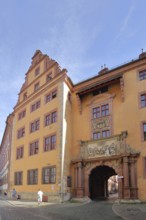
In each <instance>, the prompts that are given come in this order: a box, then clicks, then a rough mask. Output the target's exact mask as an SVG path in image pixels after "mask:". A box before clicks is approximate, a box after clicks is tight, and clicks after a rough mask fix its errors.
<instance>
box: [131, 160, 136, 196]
mask: <svg viewBox="0 0 146 220" xmlns="http://www.w3.org/2000/svg"><path fill="white" fill-rule="evenodd" d="M130 162H131V166H130V171H131V172H130V173H131V175H130V182H131V187H130V194H131V199H137V182H136V167H135V160H134V158H131V159H130Z"/></svg>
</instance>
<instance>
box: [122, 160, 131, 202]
mask: <svg viewBox="0 0 146 220" xmlns="http://www.w3.org/2000/svg"><path fill="white" fill-rule="evenodd" d="M123 174H124V199H130V187H129V159H128V157H124V158H123Z"/></svg>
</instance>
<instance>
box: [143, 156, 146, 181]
mask: <svg viewBox="0 0 146 220" xmlns="http://www.w3.org/2000/svg"><path fill="white" fill-rule="evenodd" d="M143 176H144V178H146V157H143Z"/></svg>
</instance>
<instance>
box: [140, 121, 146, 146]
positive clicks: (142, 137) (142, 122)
mask: <svg viewBox="0 0 146 220" xmlns="http://www.w3.org/2000/svg"><path fill="white" fill-rule="evenodd" d="M144 124H146V121H141V124H140V134H141V135H140V136H141V141H142V142H144V141H146V140H144V130H143V125H144Z"/></svg>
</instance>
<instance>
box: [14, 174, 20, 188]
mask: <svg viewBox="0 0 146 220" xmlns="http://www.w3.org/2000/svg"><path fill="white" fill-rule="evenodd" d="M14 183H15V185H22V171H20V172H15V173H14Z"/></svg>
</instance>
